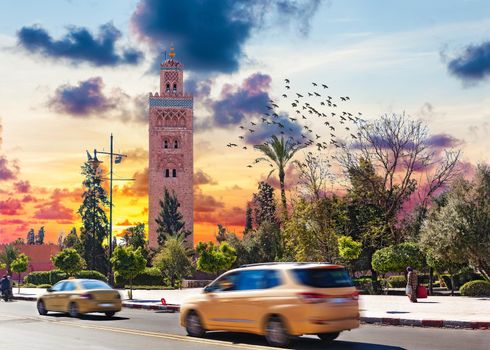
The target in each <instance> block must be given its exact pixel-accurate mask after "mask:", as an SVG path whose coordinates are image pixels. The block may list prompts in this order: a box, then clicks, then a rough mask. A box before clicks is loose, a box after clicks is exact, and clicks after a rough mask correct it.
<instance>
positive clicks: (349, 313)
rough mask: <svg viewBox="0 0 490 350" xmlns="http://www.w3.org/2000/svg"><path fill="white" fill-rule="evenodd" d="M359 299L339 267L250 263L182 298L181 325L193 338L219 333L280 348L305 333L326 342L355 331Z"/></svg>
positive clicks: (349, 280) (322, 264)
mask: <svg viewBox="0 0 490 350" xmlns="http://www.w3.org/2000/svg"><path fill="white" fill-rule="evenodd" d="M358 299H359V294H358V292H357V290H356V288H355V287H354V284H353V283H352V280H351V279H350V277H349V274H348V272H347V270H346V269H345V268H344V267H343V266H341V265H336V264H327V263H264V264H252V265H245V266H242V267H241V268H238V269H234V270H231V271H228V272H226V273H224V274H223V275H221V276H220V277H218V278H217V279H216V280H214V281H213V282H211V283H210V284H209V285H208V286H206V287H205V288H204V290H203V292H202V293H201V294H199V295H196V296H193V297H191V298H189V299H187V300H185V301H184V303H183V304H182V306H181V313H180V323H181V325H182V326H183V327H185V328H186V330H187V333H188V334H189V335H190V336H193V337H202V336H204V334H205V333H206V331H211V330H222V331H233V332H247V333H255V334H260V335H265V337H266V339H267V342H268V343H269V344H270V345H272V346H278V347H286V346H287V345H288V344H289V342H290V340H291V339H292V338H293V337H295V336H300V335H304V334H315V335H317V336H318V337H319V338H320V339H321V340H323V341H325V342H330V341H333V340H334V339H335V338H337V337H338V335H339V334H340V332H342V331H344V330H351V329H353V328H357V327H359V303H358Z"/></svg>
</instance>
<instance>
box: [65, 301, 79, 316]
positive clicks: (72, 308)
mask: <svg viewBox="0 0 490 350" xmlns="http://www.w3.org/2000/svg"><path fill="white" fill-rule="evenodd" d="M68 313H69V314H70V316H71V317H79V316H80V313H79V312H78V306H77V304H76V303H71V304H70V309H69V311H68Z"/></svg>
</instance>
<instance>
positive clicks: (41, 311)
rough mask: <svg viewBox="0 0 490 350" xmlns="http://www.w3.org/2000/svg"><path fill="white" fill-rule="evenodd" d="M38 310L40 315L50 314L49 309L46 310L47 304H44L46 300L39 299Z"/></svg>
mask: <svg viewBox="0 0 490 350" xmlns="http://www.w3.org/2000/svg"><path fill="white" fill-rule="evenodd" d="M37 312H39V315H41V316H46V315H47V314H48V310H46V306H45V305H44V301H42V300H39V301H38V302H37Z"/></svg>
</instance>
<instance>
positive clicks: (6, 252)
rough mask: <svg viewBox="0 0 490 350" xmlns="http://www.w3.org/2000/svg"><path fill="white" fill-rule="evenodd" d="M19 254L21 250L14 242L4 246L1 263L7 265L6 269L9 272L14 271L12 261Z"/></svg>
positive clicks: (0, 258) (0, 253)
mask: <svg viewBox="0 0 490 350" xmlns="http://www.w3.org/2000/svg"><path fill="white" fill-rule="evenodd" d="M18 255H19V250H18V249H17V248H15V246H14V245H13V244H7V245H6V246H5V247H4V248H3V252H0V263H2V264H4V265H5V269H6V270H7V273H8V274H11V273H12V270H11V266H12V262H13V261H14V260H15V259H17V256H18Z"/></svg>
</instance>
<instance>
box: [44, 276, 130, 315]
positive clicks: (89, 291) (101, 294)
mask: <svg viewBox="0 0 490 350" xmlns="http://www.w3.org/2000/svg"><path fill="white" fill-rule="evenodd" d="M121 306H122V302H121V295H120V294H119V292H118V291H117V290H115V289H113V288H112V287H111V286H109V285H108V284H107V283H105V282H102V281H99V280H93V279H72V278H70V279H67V280H62V281H59V282H58V283H56V284H55V285H54V286H52V287H51V288H48V289H47V292H46V293H44V294H42V295H40V296H39V297H38V298H37V311H38V312H39V314H40V315H43V316H44V315H47V314H48V311H59V312H67V313H68V314H69V315H70V316H71V317H79V316H80V315H81V314H85V313H89V312H102V313H104V314H105V315H106V316H107V317H112V316H114V315H115V314H116V312H119V311H121Z"/></svg>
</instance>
